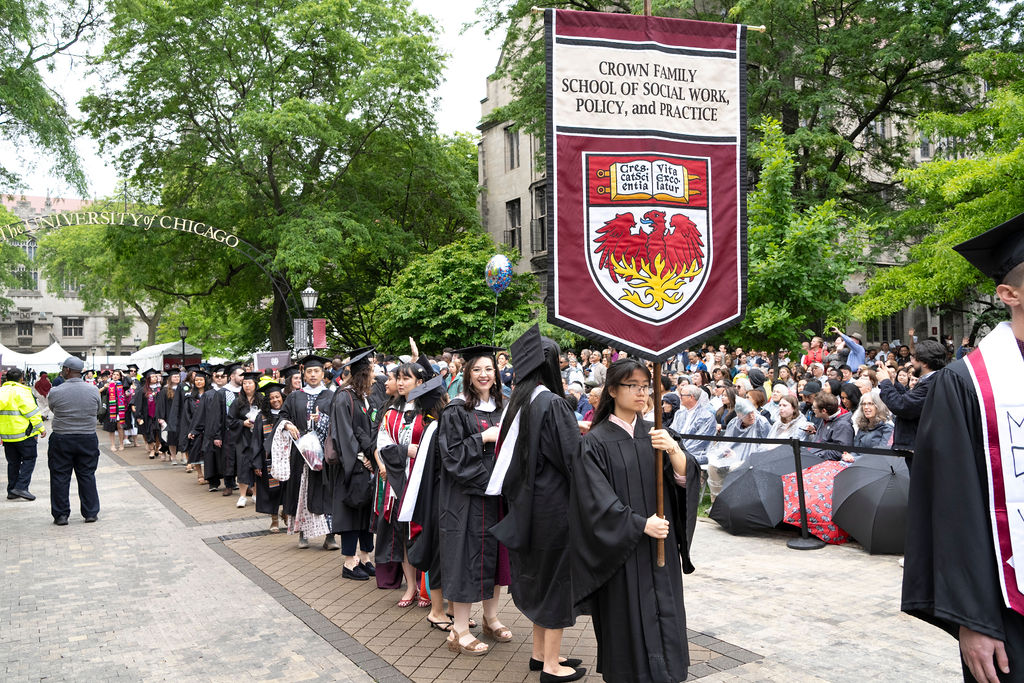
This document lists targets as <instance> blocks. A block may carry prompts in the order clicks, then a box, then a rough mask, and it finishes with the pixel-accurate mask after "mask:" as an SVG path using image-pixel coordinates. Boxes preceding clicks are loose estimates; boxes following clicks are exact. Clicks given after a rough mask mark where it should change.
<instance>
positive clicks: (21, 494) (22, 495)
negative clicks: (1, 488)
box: [7, 489, 36, 500]
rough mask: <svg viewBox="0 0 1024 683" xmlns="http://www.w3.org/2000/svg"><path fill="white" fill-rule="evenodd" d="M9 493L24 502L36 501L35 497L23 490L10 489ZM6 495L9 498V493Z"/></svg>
mask: <svg viewBox="0 0 1024 683" xmlns="http://www.w3.org/2000/svg"><path fill="white" fill-rule="evenodd" d="M11 493H13V494H14V495H16V496H17V497H18V498H24V499H25V500H35V499H36V497H35V496H33V495H32V494H31V493H29V492H28V491H25V490H24V489H11ZM7 495H8V496H10V493H9V494H7Z"/></svg>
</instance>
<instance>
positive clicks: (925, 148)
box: [921, 133, 932, 159]
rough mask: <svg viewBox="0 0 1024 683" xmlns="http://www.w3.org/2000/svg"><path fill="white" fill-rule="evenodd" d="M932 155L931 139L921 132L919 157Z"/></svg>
mask: <svg viewBox="0 0 1024 683" xmlns="http://www.w3.org/2000/svg"><path fill="white" fill-rule="evenodd" d="M931 155H932V141H931V140H929V139H928V136H927V135H926V134H925V133H921V158H922V159H927V158H929V157H931Z"/></svg>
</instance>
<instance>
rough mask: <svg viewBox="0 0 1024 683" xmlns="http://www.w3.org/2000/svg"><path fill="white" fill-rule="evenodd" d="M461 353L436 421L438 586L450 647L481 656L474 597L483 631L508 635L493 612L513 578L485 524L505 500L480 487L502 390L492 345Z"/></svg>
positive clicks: (486, 476) (483, 648) (489, 462)
mask: <svg viewBox="0 0 1024 683" xmlns="http://www.w3.org/2000/svg"><path fill="white" fill-rule="evenodd" d="M460 355H461V356H462V357H463V359H464V361H465V366H464V368H465V369H464V371H463V372H464V377H465V379H464V381H463V388H462V393H461V394H459V395H458V396H456V397H455V398H454V399H452V401H451V402H450V403H449V404H448V405H447V406H446V407H445V409H444V410H443V411H442V412H441V419H440V424H439V425H438V428H437V449H438V454H439V455H440V464H441V477H440V482H439V487H438V528H439V542H440V552H441V586H442V589H443V592H444V597H446V598H447V599H448V601H449V602H450V603H451V605H452V609H453V612H454V615H455V618H454V626H453V627H452V631H453V633H452V634H451V635H449V637H448V647H449V649H450V650H452V651H453V652H461V653H463V654H468V655H474V656H479V655H483V654H485V653H486V652H487V651H488V649H489V646H488V645H487V644H485V643H482V642H480V641H479V640H477V639H476V638H475V637H474V636H473V634H472V633H471V632H470V630H469V612H470V607H471V605H472V603H475V602H482V603H483V612H484V624H483V631H484V633H485V634H486V635H488V636H490V637H491V638H493V639H494V640H496V641H497V642H501V643H507V642H509V641H511V640H512V632H511V631H510V630H509V629H508V627H506V626H505V625H504V624H502V623H501V621H500V620H499V619H498V600H499V596H500V594H501V586H507V585H508V584H509V582H510V580H511V577H510V575H509V567H508V550H507V549H506V548H505V547H504V546H503V545H501V544H500V543H498V539H497V538H495V537H494V535H493V534H492V533H491V531H490V528H491V527H492V526H494V524H495V523H497V522H498V521H500V520H501V518H502V516H503V514H504V509H503V503H502V499H501V495H500V492H499V494H498V495H488V494H487V493H486V489H487V485H488V483H489V482H490V478H491V473H492V471H493V470H494V461H495V452H494V448H495V442H496V441H497V440H498V422H499V421H500V419H501V408H502V405H503V403H504V397H503V396H502V392H501V380H500V378H499V377H498V373H497V363H496V362H495V359H494V347H472V348H468V349H463V350H462V352H461V353H460Z"/></svg>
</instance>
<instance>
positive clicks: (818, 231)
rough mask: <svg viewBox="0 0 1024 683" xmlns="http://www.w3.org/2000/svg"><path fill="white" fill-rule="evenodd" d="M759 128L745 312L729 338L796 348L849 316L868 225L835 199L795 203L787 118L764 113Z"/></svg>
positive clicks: (768, 346) (736, 341)
mask: <svg viewBox="0 0 1024 683" xmlns="http://www.w3.org/2000/svg"><path fill="white" fill-rule="evenodd" d="M757 130H758V132H759V133H760V135H761V141H760V142H759V143H758V144H757V145H755V147H754V149H753V155H754V158H755V159H756V160H757V161H758V162H759V164H760V166H761V179H760V181H759V182H758V184H757V187H756V188H755V190H754V191H753V192H752V193H750V195H749V203H748V213H747V226H748V228H747V230H748V235H747V236H748V239H747V241H748V244H749V255H748V281H747V315H746V317H745V318H744V319H743V321H742V322H741V323H740V324H739V325H737V326H736V327H734V328H732V329H730V330H728V331H727V332H726V333H725V334H724V337H725V338H726V339H727V340H728V341H729V342H731V343H732V344H733V345H740V346H744V347H754V348H759V349H771V350H775V349H780V348H798V347H799V342H800V340H801V339H804V338H806V337H807V336H810V335H813V334H814V332H813V331H812V330H813V329H814V328H815V327H816V326H817V325H818V324H820V321H830V322H831V321H839V320H841V319H842V318H843V317H844V316H845V313H846V299H847V298H848V297H847V296H846V291H845V289H844V287H843V282H844V281H845V280H846V278H847V276H849V275H850V273H852V272H853V271H854V269H855V268H856V265H857V257H858V256H859V255H860V253H861V252H862V250H863V239H862V238H863V228H862V226H861V225H860V224H859V223H858V222H857V220H856V219H855V218H854V217H851V216H849V215H847V214H845V213H844V212H843V211H841V210H840V209H839V208H838V206H837V203H836V201H835V200H826V201H824V202H822V203H821V204H817V205H813V206H809V207H807V208H798V207H796V206H795V202H794V200H793V184H794V182H795V167H796V161H795V159H794V154H793V152H792V151H791V150H790V149H788V147H787V146H786V138H785V135H784V134H783V132H782V124H781V123H780V122H779V121H777V120H775V119H771V118H768V117H765V118H764V119H762V120H761V121H760V122H759V123H758V125H757Z"/></svg>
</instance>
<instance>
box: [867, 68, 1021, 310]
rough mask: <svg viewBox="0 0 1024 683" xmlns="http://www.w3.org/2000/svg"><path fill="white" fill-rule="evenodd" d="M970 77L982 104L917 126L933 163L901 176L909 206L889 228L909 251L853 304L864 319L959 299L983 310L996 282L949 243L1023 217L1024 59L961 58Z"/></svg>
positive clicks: (926, 117)
mask: <svg viewBox="0 0 1024 683" xmlns="http://www.w3.org/2000/svg"><path fill="white" fill-rule="evenodd" d="M968 65H969V66H970V68H971V70H972V73H973V74H974V75H975V77H976V79H978V80H981V79H984V81H985V82H986V83H988V84H989V85H990V86H992V89H991V90H990V91H989V92H988V93H987V95H986V97H985V101H984V103H983V104H982V105H981V106H979V107H976V108H973V109H970V110H968V111H965V112H963V113H959V114H945V113H929V114H927V115H924V116H922V117H921V118H919V119H918V122H917V123H918V125H919V126H920V128H921V130H923V131H924V132H925V133H926V134H927V135H928V136H929V138H930V139H931V140H934V141H937V142H939V143H941V144H940V145H939V151H938V153H937V154H936V156H935V158H934V160H932V161H930V162H928V163H925V164H921V165H920V166H919V167H917V168H913V169H907V170H905V171H904V172H903V173H902V174H901V176H900V178H901V180H903V181H904V182H906V184H907V186H908V188H909V189H910V191H911V193H912V198H913V199H914V202H915V203H913V204H911V206H910V207H909V208H908V209H907V210H906V211H904V212H903V214H902V215H901V216H900V217H899V218H898V220H895V221H893V222H892V223H891V224H890V225H888V226H886V227H887V228H888V229H889V230H890V232H891V234H892V235H893V239H894V240H899V241H901V242H904V243H907V244H910V245H912V246H910V247H909V249H908V250H907V252H906V263H905V264H904V265H899V266H894V267H889V268H883V269H880V270H879V271H878V272H876V273H875V274H874V275H873V276H872V277H871V279H870V284H869V286H868V288H867V291H866V292H865V293H864V294H863V295H862V296H860V297H858V299H857V300H856V301H855V302H854V305H853V309H852V310H853V314H854V316H855V317H857V318H860V319H863V320H869V319H873V318H879V317H882V316H886V315H890V314H892V313H894V312H896V311H899V310H902V309H904V308H906V307H907V306H913V305H918V306H942V305H948V304H952V303H954V302H958V301H961V300H966V301H967V302H973V303H975V304H978V305H980V306H981V307H982V308H983V309H985V308H989V309H995V310H998V311H1000V312H1001V311H1002V307H1001V306H1000V305H997V304H995V303H993V302H991V301H990V300H987V299H985V298H983V297H982V296H981V295H983V294H991V293H992V292H993V291H994V284H993V283H992V282H991V281H990V280H988V279H987V278H986V277H985V276H984V275H982V274H981V272H980V271H978V270H977V269H976V268H975V267H974V266H972V265H970V264H969V263H968V262H967V261H966V260H964V259H963V258H962V257H961V256H960V255H959V254H957V253H956V252H954V251H953V246H954V245H956V244H958V243H960V242H962V241H964V240H967V239H970V238H971V237H974V236H976V235H979V234H981V233H982V232H984V231H986V230H988V229H989V228H993V227H995V226H996V225H998V224H1000V223H1002V222H1004V221H1006V220H1007V219H1009V218H1012V217H1013V216H1015V215H1017V214H1019V213H1022V212H1024V184H1022V183H1021V182H1020V179H1021V178H1024V57H1022V56H1021V55H1019V54H1009V53H999V52H991V53H985V54H978V55H975V56H973V57H972V58H971V59H970V60H968Z"/></svg>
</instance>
